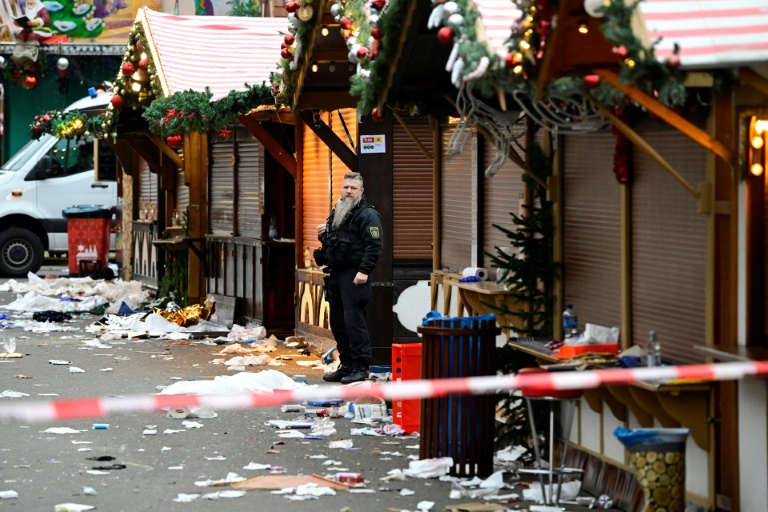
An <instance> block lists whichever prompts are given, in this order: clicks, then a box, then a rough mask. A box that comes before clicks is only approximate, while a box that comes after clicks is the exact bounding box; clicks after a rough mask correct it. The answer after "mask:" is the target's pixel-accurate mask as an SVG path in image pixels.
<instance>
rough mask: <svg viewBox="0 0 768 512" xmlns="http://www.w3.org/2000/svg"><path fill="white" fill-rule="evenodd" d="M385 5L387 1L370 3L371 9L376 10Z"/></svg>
mask: <svg viewBox="0 0 768 512" xmlns="http://www.w3.org/2000/svg"><path fill="white" fill-rule="evenodd" d="M385 5H387V0H373V2H371V7H374V8H376V9H378V10H382V9H383V8H384V6H385Z"/></svg>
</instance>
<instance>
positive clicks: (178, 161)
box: [144, 132, 184, 169]
mask: <svg viewBox="0 0 768 512" xmlns="http://www.w3.org/2000/svg"><path fill="white" fill-rule="evenodd" d="M144 135H145V136H146V137H147V138H148V139H149V140H151V141H152V143H153V144H154V145H155V146H157V148H158V149H159V150H160V151H162V152H163V154H164V155H165V156H167V157H168V158H169V159H170V160H171V162H173V163H174V165H176V167H181V168H182V169H184V160H182V158H181V157H180V156H179V154H178V153H176V151H174V149H173V148H172V147H171V146H169V145H168V143H167V142H165V141H164V140H163V139H161V138H160V137H158V136H157V135H155V134H154V133H151V132H144Z"/></svg>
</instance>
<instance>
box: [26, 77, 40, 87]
mask: <svg viewBox="0 0 768 512" xmlns="http://www.w3.org/2000/svg"><path fill="white" fill-rule="evenodd" d="M24 83H25V84H26V85H27V87H29V88H30V89H32V88H33V87H35V86H36V85H37V78H35V77H33V76H28V77H27V78H25V79H24Z"/></svg>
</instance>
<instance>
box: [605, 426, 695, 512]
mask: <svg viewBox="0 0 768 512" xmlns="http://www.w3.org/2000/svg"><path fill="white" fill-rule="evenodd" d="M689 432H690V431H689V430H688V429H687V428H637V429H633V430H629V429H625V428H617V429H616V430H615V431H614V435H615V436H616V437H617V438H618V440H619V441H621V443H622V444H623V445H624V446H625V447H626V448H627V450H629V452H630V456H629V459H630V461H631V462H632V465H633V466H634V467H635V475H636V476H637V480H638V482H640V488H641V489H642V490H643V494H644V495H645V505H644V506H643V509H642V510H643V512H654V511H656V510H667V511H669V512H684V510H685V444H686V441H687V440H688V434H689Z"/></svg>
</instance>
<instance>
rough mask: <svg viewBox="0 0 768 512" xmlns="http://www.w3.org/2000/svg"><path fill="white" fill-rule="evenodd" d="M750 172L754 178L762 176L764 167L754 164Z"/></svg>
mask: <svg viewBox="0 0 768 512" xmlns="http://www.w3.org/2000/svg"><path fill="white" fill-rule="evenodd" d="M749 171H750V172H751V173H752V175H753V176H760V175H761V174H763V166H762V165H760V164H752V167H750V168H749Z"/></svg>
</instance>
